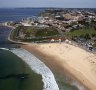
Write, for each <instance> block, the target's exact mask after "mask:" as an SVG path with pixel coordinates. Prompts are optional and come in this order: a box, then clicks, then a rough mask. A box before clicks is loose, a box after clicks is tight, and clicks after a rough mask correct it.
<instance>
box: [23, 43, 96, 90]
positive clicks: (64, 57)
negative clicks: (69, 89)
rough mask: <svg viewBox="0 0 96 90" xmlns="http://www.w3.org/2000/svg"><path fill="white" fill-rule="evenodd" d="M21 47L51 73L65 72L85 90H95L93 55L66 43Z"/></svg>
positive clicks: (95, 65)
mask: <svg viewBox="0 0 96 90" xmlns="http://www.w3.org/2000/svg"><path fill="white" fill-rule="evenodd" d="M22 47H23V48H24V49H26V50H28V51H29V52H31V53H32V54H34V55H35V56H37V57H38V58H40V60H42V61H43V62H44V63H45V64H46V65H47V66H48V67H49V68H50V69H51V70H52V71H53V72H54V71H56V72H58V74H61V75H63V74H65V72H66V73H67V75H71V77H70V78H71V79H76V80H77V81H79V82H80V83H81V84H82V85H84V86H85V87H86V89H87V90H96V55H95V54H92V53H90V52H87V51H86V50H84V49H81V48H79V47H78V46H73V45H69V44H66V43H61V44H60V43H49V44H27V45H23V46H22ZM71 79H70V80H71Z"/></svg>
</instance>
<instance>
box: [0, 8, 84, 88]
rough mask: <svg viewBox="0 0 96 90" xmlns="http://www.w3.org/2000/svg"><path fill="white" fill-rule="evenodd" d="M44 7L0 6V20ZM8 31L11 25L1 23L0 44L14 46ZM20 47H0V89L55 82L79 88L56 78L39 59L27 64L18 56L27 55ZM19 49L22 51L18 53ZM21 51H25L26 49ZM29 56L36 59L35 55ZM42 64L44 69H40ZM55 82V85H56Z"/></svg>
mask: <svg viewBox="0 0 96 90" xmlns="http://www.w3.org/2000/svg"><path fill="white" fill-rule="evenodd" d="M44 10H45V9H43V8H8V9H5V8H2V9H0V22H6V21H20V20H21V19H22V18H27V17H32V16H38V14H40V12H42V11H44ZM10 31H11V28H8V27H4V26H0V48H13V47H15V46H16V44H11V43H10V42H9V41H8V40H7V37H8V35H9V33H10ZM19 50H20V49H19ZM19 50H17V51H16V50H15V51H14V50H13V51H12V52H14V54H13V53H12V52H10V51H8V50H0V90H58V86H59V90H80V89H77V88H76V87H75V86H74V85H70V84H69V83H68V82H67V81H66V80H63V79H64V78H58V77H55V78H56V81H55V79H54V76H53V74H52V72H51V71H50V69H48V68H46V66H45V65H44V64H43V65H42V62H40V61H34V64H33V66H34V65H35V66H34V67H30V66H29V65H28V64H30V61H29V63H25V62H24V60H22V59H21V58H23V59H24V58H27V57H24V55H23V56H22V50H20V51H19ZM19 52H21V54H18V53H19ZM24 52H25V53H24V54H26V55H27V53H26V51H24ZM28 55H29V54H28ZM17 56H19V57H21V58H19V57H17ZM33 57H34V56H32V57H31V59H32V58H33ZM26 60H27V59H26ZM32 60H37V59H36V58H35V57H34V58H33V59H32ZM37 62H39V63H37ZM37 64H38V65H37ZM43 66H44V67H45V69H42V67H43ZM32 68H33V70H32ZM34 70H35V71H34ZM40 70H41V71H40ZM47 71H48V72H49V73H48V72H47ZM42 77H43V80H42ZM65 79H66V78H65ZM56 82H57V83H58V86H56V85H57V84H56ZM51 83H52V84H51ZM76 84H77V83H76ZM44 87H45V89H44ZM56 87H57V88H56ZM81 90H83V89H81Z"/></svg>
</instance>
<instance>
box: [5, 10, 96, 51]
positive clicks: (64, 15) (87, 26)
mask: <svg viewBox="0 0 96 90" xmlns="http://www.w3.org/2000/svg"><path fill="white" fill-rule="evenodd" d="M4 25H10V26H14V27H16V28H15V30H14V32H12V33H14V34H13V36H12V38H13V39H14V40H17V41H21V42H26V41H27V42H62V41H65V40H66V39H68V40H70V41H75V42H77V43H78V44H79V45H84V46H86V47H88V48H89V49H90V50H92V49H93V48H95V49H96V11H95V9H92V10H90V9H46V10H45V11H43V12H42V13H40V15H39V16H33V17H28V18H23V19H22V20H21V21H16V22H5V23H4Z"/></svg>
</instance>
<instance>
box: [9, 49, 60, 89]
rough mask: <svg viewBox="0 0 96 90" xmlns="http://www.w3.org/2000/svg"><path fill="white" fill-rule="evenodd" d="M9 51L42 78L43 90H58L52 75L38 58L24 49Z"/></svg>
mask: <svg viewBox="0 0 96 90" xmlns="http://www.w3.org/2000/svg"><path fill="white" fill-rule="evenodd" d="M10 51H11V52H12V53H14V54H15V55H17V56H18V57H19V58H21V59H22V60H23V61H24V62H25V63H27V64H28V66H29V67H30V68H31V70H32V71H34V72H35V73H37V74H40V75H41V76H42V82H43V84H44V85H43V90H59V88H58V85H57V83H56V81H55V78H54V75H53V73H52V72H51V70H50V69H49V68H48V67H47V66H46V65H45V64H44V63H43V62H41V61H40V60H39V59H38V58H36V57H35V56H34V55H32V54H31V53H30V52H28V51H26V50H25V49H13V50H10Z"/></svg>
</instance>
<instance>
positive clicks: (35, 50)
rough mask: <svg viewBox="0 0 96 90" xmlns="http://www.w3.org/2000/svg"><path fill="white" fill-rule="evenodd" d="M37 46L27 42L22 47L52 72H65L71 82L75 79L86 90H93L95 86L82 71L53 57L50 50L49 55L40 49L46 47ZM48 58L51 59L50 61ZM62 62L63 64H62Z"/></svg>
mask: <svg viewBox="0 0 96 90" xmlns="http://www.w3.org/2000/svg"><path fill="white" fill-rule="evenodd" d="M43 45H44V44H41V46H42V47H43ZM47 45H48V44H47ZM49 45H50V44H49ZM52 45H53V44H52ZM39 46H40V45H37V44H33V45H31V44H28V45H23V46H22V48H24V49H26V50H27V51H29V52H31V53H32V54H33V55H35V56H36V57H38V58H39V59H40V60H41V61H43V62H44V63H45V64H46V65H47V66H48V67H49V68H50V69H51V70H52V71H53V72H54V71H57V72H58V73H59V74H62V75H63V74H65V75H66V76H68V78H70V81H71V82H72V80H76V81H77V82H78V83H79V84H80V85H81V86H82V85H83V86H84V87H85V89H86V90H95V89H96V86H95V85H93V84H92V83H91V82H90V81H89V80H88V78H86V76H85V75H84V73H82V72H81V71H77V70H76V69H75V68H73V67H71V66H70V65H68V64H67V63H66V62H63V60H62V58H60V57H59V58H58V57H54V55H53V54H52V52H51V55H50V52H49V54H47V53H46V51H45V52H44V51H43V50H41V49H44V48H46V47H43V48H40V47H39ZM45 46H46V45H45ZM72 47H75V46H72ZM75 48H76V47H75ZM77 48H79V47H77ZM79 49H81V48H79ZM82 50H83V49H82ZM85 52H86V53H88V52H87V51H85ZM53 53H54V52H53ZM49 59H51V60H52V61H51V60H49ZM58 59H61V60H60V61H59V60H58ZM62 62H63V63H65V64H63V63H62ZM75 74H76V75H75ZM81 78H82V80H81ZM89 78H91V77H89ZM85 89H84V90H85ZM81 90H83V89H81Z"/></svg>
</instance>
